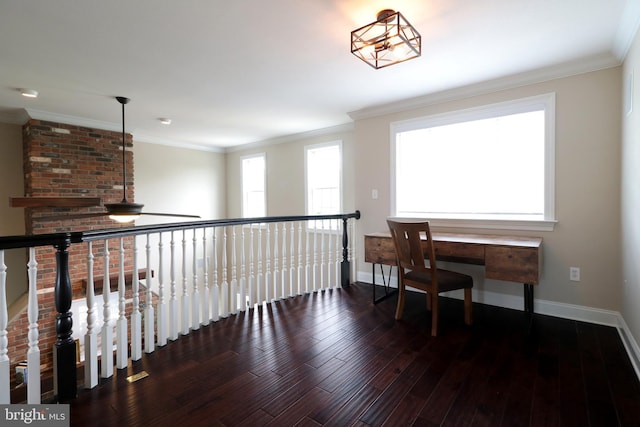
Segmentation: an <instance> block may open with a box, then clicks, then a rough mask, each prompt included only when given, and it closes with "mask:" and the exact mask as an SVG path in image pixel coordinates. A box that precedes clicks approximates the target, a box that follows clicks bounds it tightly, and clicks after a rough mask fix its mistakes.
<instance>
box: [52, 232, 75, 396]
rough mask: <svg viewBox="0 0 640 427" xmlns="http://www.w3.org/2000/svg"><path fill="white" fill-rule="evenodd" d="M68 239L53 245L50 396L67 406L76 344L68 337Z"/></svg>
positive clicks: (70, 324) (72, 390) (72, 393)
mask: <svg viewBox="0 0 640 427" xmlns="http://www.w3.org/2000/svg"><path fill="white" fill-rule="evenodd" d="M70 245H71V240H70V238H69V237H67V238H66V239H64V240H63V241H61V242H60V243H58V244H56V245H54V247H55V248H56V283H55V289H54V300H55V304H56V311H57V312H58V314H57V315H56V336H57V340H56V343H55V346H54V393H55V395H56V400H57V401H58V402H67V401H69V400H71V399H74V398H76V396H77V379H76V344H75V342H74V340H73V338H72V337H71V333H72V327H73V318H72V315H71V312H70V311H69V310H70V309H71V300H72V291H71V280H70V279H69V252H68V248H69V246H70Z"/></svg>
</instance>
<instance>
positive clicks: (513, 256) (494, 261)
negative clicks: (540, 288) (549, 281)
mask: <svg viewBox="0 0 640 427" xmlns="http://www.w3.org/2000/svg"><path fill="white" fill-rule="evenodd" d="M486 252H487V257H486V266H485V269H486V272H485V275H486V277H487V278H489V279H498V280H506V281H509V282H520V283H529V284H534V285H536V284H538V269H539V265H540V253H539V252H540V250H539V248H513V247H505V246H490V247H487V250H486Z"/></svg>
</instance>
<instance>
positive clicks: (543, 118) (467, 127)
mask: <svg viewBox="0 0 640 427" xmlns="http://www.w3.org/2000/svg"><path fill="white" fill-rule="evenodd" d="M553 134H554V97H553V94H551V95H543V96H539V97H533V98H526V99H522V100H517V101H510V102H507V103H502V104H495V105H490V106H485V107H480V108H475V109H472V110H464V111H458V112H453V113H446V114H441V115H438V116H431V117H425V118H422V119H418V120H413V121H408V122H402V123H396V124H393V125H392V145H393V148H392V156H393V158H394V161H393V162H392V169H393V175H392V179H393V185H392V191H393V193H394V197H393V199H392V203H394V206H393V207H392V215H395V216H398V217H416V218H422V217H426V218H430V219H438V218H440V219H443V218H446V219H458V220H460V219H464V220H510V221H513V220H520V221H540V222H544V221H553V220H554V203H553V201H554V156H553V153H554V135H553Z"/></svg>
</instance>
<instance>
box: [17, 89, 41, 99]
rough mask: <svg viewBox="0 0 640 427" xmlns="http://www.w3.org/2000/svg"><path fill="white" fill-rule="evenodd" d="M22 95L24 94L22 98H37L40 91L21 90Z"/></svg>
mask: <svg viewBox="0 0 640 427" xmlns="http://www.w3.org/2000/svg"><path fill="white" fill-rule="evenodd" d="M20 93H21V94H22V96H24V97H26V98H37V97H38V91H37V90H33V89H20Z"/></svg>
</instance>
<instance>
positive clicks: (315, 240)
mask: <svg viewBox="0 0 640 427" xmlns="http://www.w3.org/2000/svg"><path fill="white" fill-rule="evenodd" d="M312 233H313V250H312V252H313V267H312V269H311V271H312V273H313V280H312V283H313V291H314V292H315V291H317V290H318V221H315V222H314V227H313V231H312Z"/></svg>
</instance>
